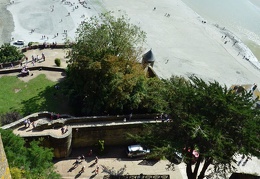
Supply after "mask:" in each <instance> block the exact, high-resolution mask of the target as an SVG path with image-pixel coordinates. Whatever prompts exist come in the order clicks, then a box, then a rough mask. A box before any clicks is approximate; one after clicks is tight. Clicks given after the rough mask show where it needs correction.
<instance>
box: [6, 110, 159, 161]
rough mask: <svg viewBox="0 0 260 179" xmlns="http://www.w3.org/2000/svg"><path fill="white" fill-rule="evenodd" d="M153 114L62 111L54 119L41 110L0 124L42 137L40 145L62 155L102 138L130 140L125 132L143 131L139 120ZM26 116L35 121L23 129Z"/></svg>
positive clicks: (149, 120) (119, 141)
mask: <svg viewBox="0 0 260 179" xmlns="http://www.w3.org/2000/svg"><path fill="white" fill-rule="evenodd" d="M155 116H156V114H133V115H132V117H131V119H130V118H129V115H117V116H87V117H73V116H70V115H66V114H64V115H60V116H59V118H58V119H55V118H56V117H57V116H56V115H55V114H53V113H50V112H47V111H44V112H39V113H34V114H31V115H29V116H26V117H24V118H22V119H20V120H18V121H15V122H13V123H11V124H8V125H5V126H2V128H3V129H11V130H13V131H14V133H15V134H17V135H20V136H21V137H23V138H25V139H26V141H28V142H30V141H32V140H39V139H40V138H42V139H43V140H42V144H43V146H45V147H49V148H53V150H54V156H55V157H56V158H62V157H68V156H69V155H70V153H71V150H72V148H78V147H93V146H95V144H97V143H98V141H99V140H104V141H105V145H107V146H115V145H128V144H131V143H132V142H134V141H133V140H132V139H129V138H128V137H127V134H128V133H130V134H140V133H141V132H144V131H143V124H145V123H146V124H149V123H150V124H152V123H156V122H158V121H156V120H155ZM26 119H30V121H31V122H33V121H35V122H36V124H37V125H36V127H35V128H33V129H31V130H27V131H26V128H25V127H24V121H25V120H26ZM51 119H52V120H51ZM62 127H65V128H66V129H67V132H66V133H65V134H62V132H61V130H60V129H61V128H62Z"/></svg>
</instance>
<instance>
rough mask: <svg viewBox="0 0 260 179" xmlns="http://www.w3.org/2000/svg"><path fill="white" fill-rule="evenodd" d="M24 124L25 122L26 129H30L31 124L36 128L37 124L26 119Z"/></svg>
mask: <svg viewBox="0 0 260 179" xmlns="http://www.w3.org/2000/svg"><path fill="white" fill-rule="evenodd" d="M23 122H24V127H26V128H29V127H30V126H31V124H32V126H33V128H35V127H36V124H35V122H34V121H33V122H32V123H31V121H30V119H25V120H24V121H23Z"/></svg>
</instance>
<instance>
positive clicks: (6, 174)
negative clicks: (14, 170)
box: [0, 134, 12, 179]
mask: <svg viewBox="0 0 260 179" xmlns="http://www.w3.org/2000/svg"><path fill="white" fill-rule="evenodd" d="M0 178H1V179H9V178H12V177H11V174H10V170H9V166H8V162H7V159H6V155H5V150H4V146H3V143H2V138H1V134H0Z"/></svg>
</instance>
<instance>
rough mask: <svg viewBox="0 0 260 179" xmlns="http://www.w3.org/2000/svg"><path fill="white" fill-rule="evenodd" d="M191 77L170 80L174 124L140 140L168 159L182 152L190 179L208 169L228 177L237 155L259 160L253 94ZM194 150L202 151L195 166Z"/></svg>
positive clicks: (259, 139)
mask: <svg viewBox="0 0 260 179" xmlns="http://www.w3.org/2000/svg"><path fill="white" fill-rule="evenodd" d="M190 79H191V81H185V80H183V79H181V78H171V79H170V80H166V84H167V86H168V93H167V94H168V102H169V114H170V116H171V117H172V122H168V123H159V124H158V125H156V126H152V127H151V126H149V127H147V128H146V131H147V132H146V135H145V136H138V137H137V139H138V140H139V141H141V142H144V143H147V144H148V145H150V146H152V147H154V148H155V150H157V152H158V153H159V154H160V153H161V155H164V156H167V157H169V158H170V159H172V158H174V157H173V156H174V154H175V152H181V153H182V154H183V157H184V161H185V162H186V164H187V165H186V166H187V168H186V173H187V176H188V178H189V179H195V178H197V177H198V178H199V179H202V178H204V176H205V172H206V170H207V169H208V167H209V165H214V168H215V171H217V172H218V175H219V176H220V174H221V173H222V174H225V173H226V171H227V169H231V168H232V167H231V164H232V161H233V159H234V157H235V155H236V154H238V153H239V154H244V155H246V156H250V155H256V156H259V147H260V136H259V134H260V127H259V122H260V120H259V110H258V109H255V108H254V103H255V101H254V100H253V99H252V94H251V93H248V92H246V91H245V92H242V93H239V94H237V93H236V92H234V91H231V90H228V89H227V88H226V87H222V86H221V85H220V84H219V83H217V82H211V83H206V82H204V81H203V80H201V79H198V78H196V77H191V78H190ZM193 150H196V151H198V152H199V157H198V158H197V160H196V161H195V167H192V165H193V164H194V157H192V156H193V154H192V152H193ZM200 165H202V167H200Z"/></svg>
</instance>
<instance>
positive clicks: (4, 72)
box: [0, 66, 66, 74]
mask: <svg viewBox="0 0 260 179" xmlns="http://www.w3.org/2000/svg"><path fill="white" fill-rule="evenodd" d="M27 69H29V70H30V71H35V70H45V71H57V72H65V71H66V70H65V69H64V68H60V67H46V66H34V67H28V68H27ZM21 70H22V68H14V69H12V68H11V69H4V70H0V74H9V73H20V72H21Z"/></svg>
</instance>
